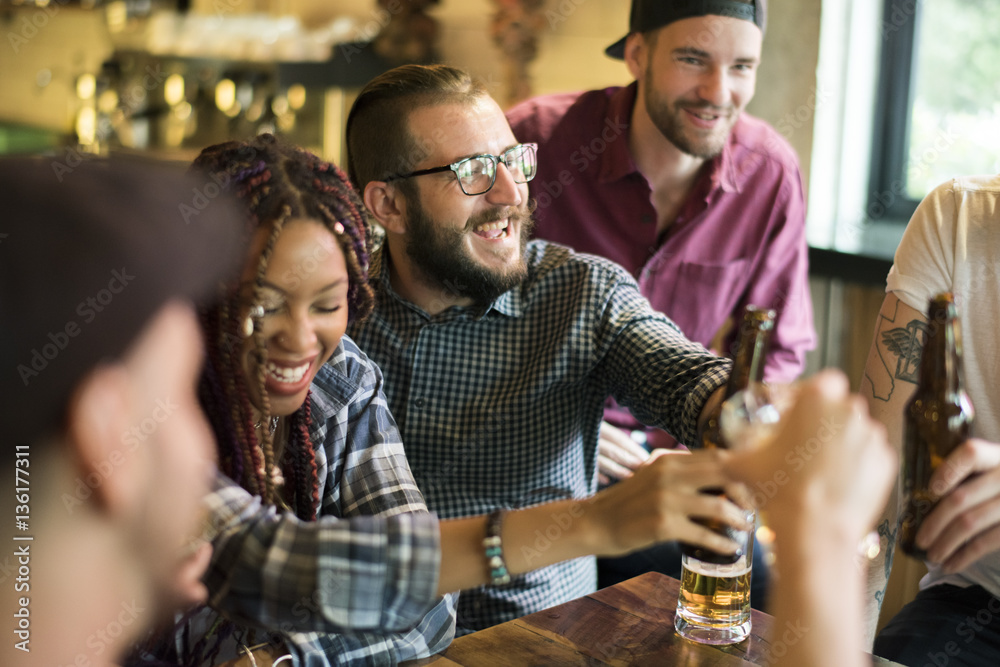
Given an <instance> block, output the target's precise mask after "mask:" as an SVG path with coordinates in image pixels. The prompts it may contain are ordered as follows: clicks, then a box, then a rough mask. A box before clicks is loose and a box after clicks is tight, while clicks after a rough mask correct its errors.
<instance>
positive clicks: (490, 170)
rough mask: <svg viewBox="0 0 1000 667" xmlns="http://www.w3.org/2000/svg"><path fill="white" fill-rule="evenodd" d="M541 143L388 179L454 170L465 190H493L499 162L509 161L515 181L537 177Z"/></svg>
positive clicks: (468, 158) (522, 145) (480, 192)
mask: <svg viewBox="0 0 1000 667" xmlns="http://www.w3.org/2000/svg"><path fill="white" fill-rule="evenodd" d="M537 151H538V144H518V145H516V146H511V147H510V148H508V149H507V150H505V151H504V152H503V155H500V156H497V155H490V154H489V153H483V154H482V155H473V156H472V157H467V158H464V159H462V160H459V161H458V162H453V163H451V164H449V165H445V166H443V167H432V168H430V169H420V170H418V171H411V172H410V173H408V174H400V175H399V176H390V177H389V178H387V179H385V180H386V182H389V181H395V180H399V179H402V178H412V177H414V176H423V175H424V174H437V173H440V172H443V171H453V172H455V176H456V177H457V178H458V184H459V186H461V188H462V192H464V193H465V194H467V195H469V196H472V195H481V194H484V193H486V192H489V191H490V188H492V187H493V184H494V183H496V180H497V165H498V164H499V163H500V162H503V163H504V164H505V165H507V170H508V171H510V175H511V176H512V177H513V178H514V182H515V183H527V182H528V181H530V180H531V179H533V178H534V177H535V174H536V173H537V172H538V155H537Z"/></svg>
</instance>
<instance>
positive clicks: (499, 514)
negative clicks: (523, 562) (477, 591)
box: [483, 509, 510, 586]
mask: <svg viewBox="0 0 1000 667" xmlns="http://www.w3.org/2000/svg"><path fill="white" fill-rule="evenodd" d="M503 515H504V511H503V510H502V509H495V510H493V511H492V512H490V515H489V516H488V517H487V518H486V537H484V538H483V551H484V553H485V554H486V566H487V567H488V568H489V570H490V584H492V585H493V586H503V585H504V584H508V583H510V574H509V573H508V572H507V563H506V562H504V559H503V541H502V540H501V539H500V529H501V527H502V526H503Z"/></svg>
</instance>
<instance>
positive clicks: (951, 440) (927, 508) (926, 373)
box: [899, 292, 973, 559]
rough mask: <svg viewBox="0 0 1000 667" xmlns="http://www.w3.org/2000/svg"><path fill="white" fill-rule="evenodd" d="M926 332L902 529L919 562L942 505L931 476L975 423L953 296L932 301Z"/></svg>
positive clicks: (906, 427) (910, 425)
mask: <svg viewBox="0 0 1000 667" xmlns="http://www.w3.org/2000/svg"><path fill="white" fill-rule="evenodd" d="M924 333H925V334H926V337H925V343H924V350H923V354H922V356H921V358H920V381H919V383H918V384H917V390H916V392H915V393H914V394H913V398H911V399H910V402H909V403H907V404H906V408H905V411H904V413H903V513H902V519H901V525H900V529H899V546H900V548H901V549H902V550H903V552H904V553H906V554H909V555H910V556H913V557H914V558H919V559H925V558H926V557H927V553H926V552H925V551H924V550H922V549H920V548H918V547H917V545H916V538H917V531H918V530H919V529H920V525H921V524H922V523H923V521H924V518H925V517H926V516H927V515H928V514H930V512H931V510H933V509H934V507H935V505H937V501H938V495H937V494H936V493H934V490H933V489H932V488H930V480H931V475H933V474H934V471H935V470H937V469H938V468H939V467H940V466H941V464H942V463H943V462H944V460H945V459H946V458H947V457H948V455H949V454H951V452H952V451H953V450H954V449H955V448H956V447H958V446H959V445H960V444H962V442H964V441H965V440H967V439H968V438H969V432H970V429H971V427H972V420H973V408H972V402H971V401H970V400H969V397H968V395H967V394H966V393H965V382H964V379H963V371H962V336H961V327H960V325H959V320H958V314H957V309H956V307H955V299H954V297H953V296H952V295H951V294H950V293H948V292H945V293H942V294H938V295H937V296H935V297H934V298H932V299H931V300H930V305H929V306H928V309H927V325H926V331H925V332H924ZM917 335H919V333H918V334H917ZM914 344H916V341H913V342H912V343H911V345H914Z"/></svg>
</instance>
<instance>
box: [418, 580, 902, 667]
mask: <svg viewBox="0 0 1000 667" xmlns="http://www.w3.org/2000/svg"><path fill="white" fill-rule="evenodd" d="M679 590H680V582H679V581H677V580H676V579H674V578H672V577H668V576H666V575H663V574H659V573H656V572H649V573H646V574H643V575H641V576H639V577H636V578H634V579H630V580H628V581H625V582H622V583H620V584H618V585H616V586H611V587H609V588H605V589H603V590H600V591H597V592H596V593H592V594H590V595H587V596H585V597H582V598H578V599H576V600H573V601H571V602H567V603H565V604H561V605H559V606H557V607H552V608H551V609H546V610H544V611H540V612H538V613H535V614H531V615H529V616H525V617H523V618H518V619H515V620H513V621H508V622H507V623H503V624H501V625H497V626H494V627H492V628H487V629H486V630H481V631H479V632H476V633H473V634H471V635H467V636H465V637H461V638H459V639H456V640H455V641H454V642H453V643H452V644H451V646H449V647H448V650H446V651H445V652H444V653H442V654H439V655H437V656H434V657H432V658H427V659H424V660H416V661H411V662H408V663H406V664H407V665H410V666H416V665H434V667H450V666H452V665H464V666H466V667H474V666H476V665H484V666H485V665H488V666H489V667H494V666H501V665H510V666H511V667H524V666H526V665H588V666H594V667H599V666H601V665H671V666H673V665H683V666H685V667H729V666H736V665H743V666H752V665H767V664H769V662H770V661H771V660H772V659H773V658H777V657H780V656H781V655H783V646H782V635H783V634H785V633H786V632H787V634H786V635H785V636H786V637H787V640H788V641H792V640H793V638H795V637H796V630H797V629H796V628H781V629H775V630H777V631H776V636H775V637H774V638H773V639H771V640H769V639H765V636H766V635H767V634H768V632H769V631H770V630H771V629H772V626H773V624H774V618H773V617H771V616H769V615H767V614H765V613H762V612H759V611H757V610H753V611H752V612H751V624H752V631H751V636H750V639H748V640H746V641H743V642H740V643H739V644H734V645H730V646H707V645H703V644H696V643H694V642H691V641H688V640H686V639H684V638H682V637H681V636H679V635H678V634H677V633H676V632H675V631H674V611H675V610H676V608H677V595H678V592H679ZM798 631H799V632H800V633H801V631H802V630H801V629H798ZM873 664H875V665H896V663H894V662H890V661H887V660H882V659H881V658H874V659H873Z"/></svg>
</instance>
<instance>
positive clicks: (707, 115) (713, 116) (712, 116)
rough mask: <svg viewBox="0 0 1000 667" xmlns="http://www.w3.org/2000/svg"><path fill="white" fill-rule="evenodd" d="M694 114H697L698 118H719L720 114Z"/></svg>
mask: <svg viewBox="0 0 1000 667" xmlns="http://www.w3.org/2000/svg"><path fill="white" fill-rule="evenodd" d="M694 115H695V116H697V117H698V118H701V119H702V120H715V119H716V118H718V116H715V115H713V114H707V113H695V114H694Z"/></svg>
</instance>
